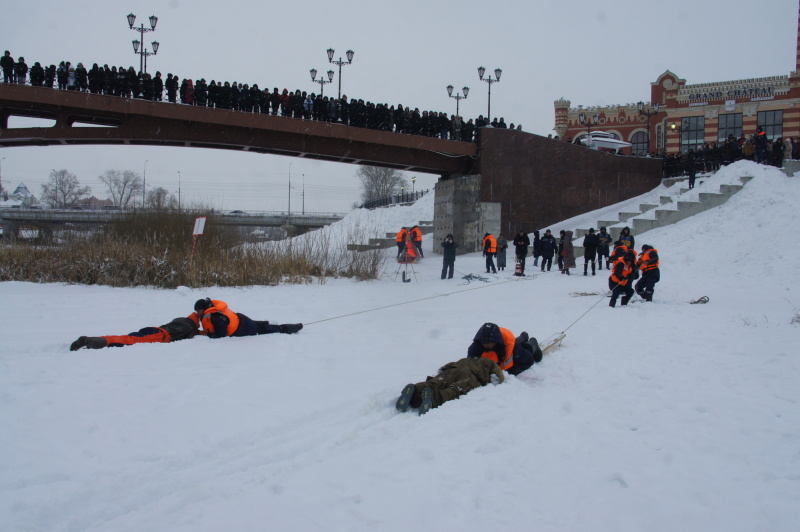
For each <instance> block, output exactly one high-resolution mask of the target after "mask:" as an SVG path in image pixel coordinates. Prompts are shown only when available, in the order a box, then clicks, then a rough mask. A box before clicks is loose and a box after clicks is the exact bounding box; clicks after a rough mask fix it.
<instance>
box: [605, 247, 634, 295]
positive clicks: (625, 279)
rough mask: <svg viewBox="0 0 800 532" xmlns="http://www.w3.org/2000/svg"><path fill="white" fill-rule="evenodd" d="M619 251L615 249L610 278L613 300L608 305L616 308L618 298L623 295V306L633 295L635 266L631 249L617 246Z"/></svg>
mask: <svg viewBox="0 0 800 532" xmlns="http://www.w3.org/2000/svg"><path fill="white" fill-rule="evenodd" d="M617 249H618V250H620V252H619V253H617V251H616V250H615V251H614V256H615V257H616V258H615V260H614V265H613V266H612V267H611V276H610V277H609V278H608V288H609V289H610V290H611V301H610V302H609V303H608V306H609V307H611V308H614V307H615V306H617V298H618V297H619V296H620V295H621V296H622V302H621V303H622V306H623V307H624V306H625V305H627V304H628V301H630V299H631V297H633V288H632V287H631V284H632V283H633V268H634V261H635V258H634V253H633V252H632V251H631V250H624V248H623V247H622V246H620V247H618V248H617Z"/></svg>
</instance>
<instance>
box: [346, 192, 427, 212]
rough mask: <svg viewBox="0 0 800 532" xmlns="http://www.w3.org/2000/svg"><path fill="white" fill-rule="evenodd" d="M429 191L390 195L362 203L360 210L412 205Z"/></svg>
mask: <svg viewBox="0 0 800 532" xmlns="http://www.w3.org/2000/svg"><path fill="white" fill-rule="evenodd" d="M428 192H429V190H420V191H419V192H404V193H402V194H392V195H391V196H389V197H386V198H380V199H376V200H372V201H368V202H366V203H362V204H361V206H360V208H361V209H375V208H377V207H388V206H389V205H403V204H407V203H414V202H415V201H417V200H418V199H420V198H421V197H422V196H424V195H425V194H427V193H428Z"/></svg>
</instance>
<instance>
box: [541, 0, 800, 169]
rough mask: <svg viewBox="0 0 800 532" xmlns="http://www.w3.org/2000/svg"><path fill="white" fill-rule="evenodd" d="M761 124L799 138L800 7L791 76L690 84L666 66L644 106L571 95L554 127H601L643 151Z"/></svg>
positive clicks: (583, 130)
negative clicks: (575, 102)
mask: <svg viewBox="0 0 800 532" xmlns="http://www.w3.org/2000/svg"><path fill="white" fill-rule="evenodd" d="M656 104H657V105H656ZM640 107H641V109H640ZM656 107H657V112H656ZM581 115H583V120H581ZM595 120H596V123H595ZM759 126H760V127H763V128H764V130H765V131H766V133H767V136H768V137H769V138H770V139H773V140H774V139H776V138H779V137H783V138H786V137H800V6H799V7H798V31H797V50H796V61H795V70H794V71H792V72H790V73H789V74H788V75H777V76H769V77H765V78H754V79H739V80H730V81H721V82H715V83H702V84H697V85H687V84H686V80H685V79H681V78H680V77H679V76H677V75H676V74H674V73H672V72H670V71H669V70H667V71H666V72H664V73H663V74H661V75H660V76H659V77H658V79H657V80H656V81H653V82H652V83H651V84H650V102H649V103H645V104H643V105H641V106H640V105H639V104H638V103H630V104H622V105H609V106H604V107H584V106H580V105H579V106H578V107H571V102H570V101H569V100H565V99H563V98H561V99H559V100H556V101H555V128H554V131H555V132H556V135H558V136H559V137H560V138H561V139H573V140H575V139H580V138H582V137H584V136H586V135H587V133H589V132H590V131H591V130H601V131H605V132H607V133H612V134H613V135H614V136H615V137H616V138H618V139H621V140H624V141H626V142H630V143H631V147H630V148H629V149H626V150H623V151H624V153H626V154H633V155H639V156H643V155H646V154H648V153H650V154H662V153H679V152H680V153H682V152H685V151H686V150H688V149H689V148H696V147H697V146H699V145H702V144H704V143H708V144H709V145H712V144H713V143H717V144H720V143H722V142H724V141H725V139H727V138H729V137H730V136H733V137H734V138H737V139H738V138H741V137H742V136H744V137H746V138H749V136H750V135H753V134H755V133H756V129H757V128H758V127H759Z"/></svg>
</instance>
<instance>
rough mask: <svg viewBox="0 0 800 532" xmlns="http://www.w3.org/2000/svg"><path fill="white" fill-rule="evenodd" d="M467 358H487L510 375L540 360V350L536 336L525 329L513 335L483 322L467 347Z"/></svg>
mask: <svg viewBox="0 0 800 532" xmlns="http://www.w3.org/2000/svg"><path fill="white" fill-rule="evenodd" d="M467 357H469V358H488V359H489V360H491V361H492V362H495V363H496V364H497V365H498V366H500V369H502V370H503V371H507V372H509V373H510V374H511V375H519V374H520V373H522V372H523V371H525V370H526V369H528V368H529V367H531V366H533V364H534V362H536V363H539V362H541V361H542V350H541V349H540V348H539V342H537V341H536V338H531V337H530V336H528V333H526V332H525V331H523V332H521V333H520V335H519V336H517V337H516V338H515V337H514V333H512V332H511V331H509V330H508V329H505V328H503V327H498V326H497V325H495V324H494V323H484V324H483V325H481V328H480V329H478V332H477V333H476V334H475V337H474V338H473V339H472V343H471V344H470V346H469V348H468V349H467Z"/></svg>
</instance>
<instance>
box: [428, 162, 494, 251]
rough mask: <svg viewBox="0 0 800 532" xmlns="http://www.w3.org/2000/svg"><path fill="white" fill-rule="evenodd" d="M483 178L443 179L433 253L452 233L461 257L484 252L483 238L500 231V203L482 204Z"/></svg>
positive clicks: (438, 187) (436, 200)
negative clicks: (466, 254)
mask: <svg viewBox="0 0 800 532" xmlns="http://www.w3.org/2000/svg"><path fill="white" fill-rule="evenodd" d="M482 181H483V178H482V177H481V176H480V175H462V176H453V177H449V178H446V179H445V178H440V179H439V181H438V182H437V183H436V188H435V189H434V208H433V212H434V217H433V218H434V219H433V251H434V253H438V254H441V252H442V250H441V247H440V246H439V245H438V243H439V242H441V241H443V240H444V238H445V237H446V236H447V235H448V234H452V235H453V238H454V239H455V241H456V242H458V249H457V250H456V251H457V253H458V254H459V255H463V254H465V253H473V252H475V251H480V250H482V249H483V235H485V234H486V233H492V234H493V235H495V236H497V234H498V233H499V232H500V203H494V202H481V201H480V198H481V184H482Z"/></svg>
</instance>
